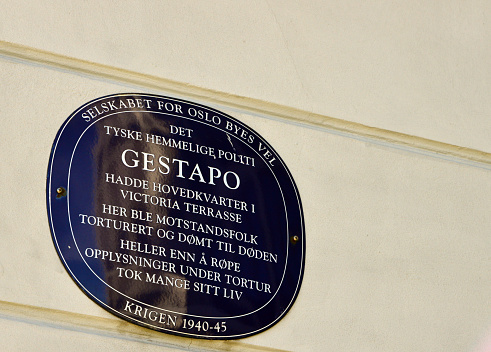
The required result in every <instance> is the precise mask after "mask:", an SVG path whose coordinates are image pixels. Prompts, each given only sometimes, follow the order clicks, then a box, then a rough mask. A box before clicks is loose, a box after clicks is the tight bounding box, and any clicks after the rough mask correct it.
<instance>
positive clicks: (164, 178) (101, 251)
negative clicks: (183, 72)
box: [47, 94, 305, 339]
mask: <svg viewBox="0 0 491 352" xmlns="http://www.w3.org/2000/svg"><path fill="white" fill-rule="evenodd" d="M47 205H48V215H49V222H50V226H51V232H52V237H53V242H54V244H55V247H56V250H57V251H58V254H59V256H60V259H61V261H62V263H63V264H64V266H65V268H66V269H67V271H68V272H69V274H70V276H71V277H72V278H73V280H74V281H75V282H76V283H77V285H78V286H79V287H80V288H81V289H82V290H83V291H84V292H85V293H86V294H87V296H88V297H90V298H91V299H92V300H93V301H95V302H96V303H97V304H99V305H100V306H102V307H103V308H105V309H106V310H108V311H109V312H111V313H112V314H115V315H116V316H118V317H120V318H122V319H125V320H127V321H129V322H132V323H135V324H138V325H141V326H145V327H148V328H152V329H155V330H159V331H162V332H167V333H172V334H177V335H181V336H187V337H200V338H211V339H232V338H241V337H245V336H250V335H252V334H256V333H258V332H261V331H263V330H265V329H267V328H269V327H271V326H272V325H273V324H275V323H276V322H277V321H278V320H280V319H281V318H282V317H283V316H284V315H285V314H286V313H287V311H288V309H289V308H290V307H291V305H292V304H293V302H294V300H295V298H296V296H297V294H298V291H299V289H300V285H301V281H302V276H303V270H304V256H305V234H304V225H303V214H302V207H301V202H300V198H299V195H298V191H297V189H296V186H295V183H294V181H293V178H292V176H291V174H290V172H289V171H288V169H287V167H286V165H285V164H284V163H283V161H282V159H281V158H280V157H279V155H278V154H277V153H276V152H275V151H274V150H273V149H272V147H271V146H270V145H269V144H268V143H267V142H266V141H265V140H264V139H263V138H262V137H261V136H259V135H258V134H257V133H256V132H254V131H253V130H251V129H250V128H249V127H247V126H245V125H244V124H243V123H241V122H239V121H238V120H236V119H234V118H232V117H230V116H228V115H226V114H224V113H221V112H219V111H217V110H214V109H211V108H208V107H205V106H203V105H199V104H195V103H192V102H188V101H184V100H179V99H174V98H169V97H163V96H156V95H143V94H119V95H112V96H107V97H102V98H99V99H96V100H94V101H91V102H89V103H87V104H85V105H84V106H82V107H80V108H79V109H78V110H76V111H75V112H74V113H73V114H72V115H71V116H70V117H69V118H68V119H67V120H66V121H65V123H64V124H63V126H62V127H61V128H60V130H59V131H58V134H57V136H56V138H55V141H54V144H53V149H52V153H51V157H50V163H49V168H48V178H47Z"/></svg>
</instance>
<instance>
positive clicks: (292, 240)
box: [290, 236, 300, 244]
mask: <svg viewBox="0 0 491 352" xmlns="http://www.w3.org/2000/svg"><path fill="white" fill-rule="evenodd" d="M299 240H300V237H298V236H292V237H290V241H291V242H292V243H293V244H295V243H297V242H298V241H299Z"/></svg>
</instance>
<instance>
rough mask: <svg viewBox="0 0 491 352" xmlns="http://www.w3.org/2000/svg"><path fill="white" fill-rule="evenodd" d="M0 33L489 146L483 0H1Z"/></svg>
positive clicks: (487, 29) (490, 53)
mask: <svg viewBox="0 0 491 352" xmlns="http://www.w3.org/2000/svg"><path fill="white" fill-rule="evenodd" d="M0 5H2V6H1V8H2V11H1V12H0V39H1V40H4V41H8V42H13V43H18V44H22V45H27V46H31V47H34V48H38V49H43V50H47V51H50V52H54V53H58V54H62V55H67V56H72V57H76V58H80V59H85V60H89V61H93V62H97V63H102V64H107V65H110V66H115V67H120V68H125V69H129V70H133V71H137V72H144V73H148V74H151V75H155V76H158V77H164V78H167V79H172V80H175V81H178V82H183V83H186V84H190V85H193V86H199V87H204V88H207V89H213V90H217V91H221V92H225V93H227V94H236V95H239V96H244V97H252V98H257V99H261V100H264V101H268V102H274V103H278V104H281V105H285V106H289V107H295V108H299V109H302V110H305V111H307V112H315V113H320V114H323V115H327V116H332V117H336V118H340V119H344V120H348V121H355V122H358V123H362V124H365V125H368V126H373V127H378V128H383V129H388V130H393V131H398V132H403V133H407V134H410V135H416V136H420V137H425V138H429V139H433V140H437V141H442V142H446V143H450V144H455V145H459V146H465V147H470V148H475V149H479V150H483V151H486V152H491V142H490V139H489V135H490V134H491V123H489V115H490V112H491V102H490V99H489V94H490V92H491V80H490V77H491V65H489V62H491V46H490V45H489V43H490V42H491V24H490V15H491V13H490V12H491V5H490V3H489V1H486V0H470V1H462V0H447V1H437V2H435V1H421V0H412V1H403V0H401V1H380V0H379V1H368V2H361V1H355V0H344V1H324V0H309V1H275V0H273V1H234V2H230V1H225V0H220V1H217V0H214V1H206V2H198V1H189V0H188V1H179V2H178V3H176V2H174V1H154V2H148V1H143V0H138V1H128V0H123V1H114V0H112V1H95V0H90V1H73V2H68V3H67V1H62V0H49V1H42V2H38V1H31V0H20V1H8V0H1V1H0Z"/></svg>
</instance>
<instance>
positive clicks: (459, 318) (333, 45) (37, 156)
mask: <svg viewBox="0 0 491 352" xmlns="http://www.w3.org/2000/svg"><path fill="white" fill-rule="evenodd" d="M0 4H1V5H2V12H1V13H0V40H1V41H3V42H8V43H11V44H15V45H20V46H21V47H27V48H30V49H29V50H32V52H33V53H34V54H32V55H31V56H32V57H33V59H30V60H24V59H22V58H19V56H18V55H14V54H12V53H10V54H9V50H10V49H9V50H7V49H6V50H3V51H2V50H0V53H1V56H0V83H1V85H2V87H3V89H2V91H1V100H0V119H1V121H2V122H3V126H2V128H1V129H0V146H1V148H0V160H1V161H2V164H3V167H2V168H0V176H1V180H2V181H1V182H2V185H3V187H1V188H0V199H1V202H0V212H1V214H2V220H1V221H0V238H1V239H2V245H1V246H0V340H1V341H2V344H3V345H4V346H6V348H5V350H80V351H85V350H89V349H95V348H98V349H99V348H104V349H111V350H122V351H130V350H136V349H139V350H144V351H157V350H158V351H162V350H164V351H165V350H169V351H171V350H191V351H195V350H196V351H198V350H205V351H206V350H251V351H254V350H269V349H281V350H290V351H313V350H333V351H355V350H356V351H394V350H397V351H442V350H443V351H477V350H478V348H479V344H480V343H481V342H480V341H483V340H484V339H485V336H486V333H487V332H489V329H491V299H490V298H491V294H490V292H491V270H490V268H491V258H490V253H491V240H490V233H491V217H490V214H491V177H490V176H491V163H489V162H486V161H484V162H474V161H470V160H469V159H466V158H465V155H464V157H454V156H451V155H450V156H449V155H446V154H445V153H441V152H438V153H435V152H432V151H431V150H427V149H428V148H426V149H424V150H423V149H421V148H420V146H419V145H418V141H416V142H415V144H414V145H400V144H393V143H391V142H390V141H385V140H384V136H385V131H383V130H389V131H393V132H400V133H404V134H407V138H408V140H410V138H411V137H422V138H427V139H429V140H434V141H438V142H443V144H445V145H447V144H448V148H449V150H451V149H452V146H451V145H456V146H458V147H463V150H464V151H465V148H473V149H477V152H479V151H480V152H482V155H484V158H485V159H486V160H491V159H490V157H489V152H491V144H490V138H489V136H490V134H491V122H490V116H491V100H490V99H489V95H490V94H489V93H490V92H491V89H490V84H491V80H490V79H489V78H490V73H491V72H490V70H491V66H490V65H489V62H491V47H490V46H489V42H490V39H491V38H490V28H491V25H490V23H489V15H490V10H491V6H490V5H488V3H487V2H484V1H471V2H463V1H453V0H452V1H447V2H445V3H444V4H443V3H442V4H433V3H424V2H421V1H409V2H407V1H406V2H402V1H401V2H392V3H391V4H388V3H386V2H382V1H379V2H375V3H371V4H370V5H368V4H363V5H362V4H359V3H358V2H354V1H344V2H333V3H331V4H325V2H324V1H309V2H308V4H307V3H305V4H304V3H302V4H299V3H298V2H275V1H256V2H250V1H248V2H245V1H244V2H234V3H233V4H232V3H230V2H225V1H213V2H205V3H203V2H199V3H198V2H192V1H184V2H179V5H177V3H174V2H164V1H162V2H158V3H157V2H156V3H149V2H143V1H142V2H129V1H128V2H125V1H118V2H112V1H109V2H103V3H99V2H96V1H92V0H91V1H86V2H83V3H80V2H76V3H73V4H68V3H67V2H66V1H48V2H44V3H41V2H31V1H24V2H23V1H18V2H5V1H0ZM4 44H5V43H4ZM3 47H4V48H5V47H6V45H3ZM0 49H2V46H1V45H0ZM44 52H48V53H50V54H53V57H57V58H58V59H59V62H62V61H63V56H67V57H70V58H73V59H74V60H75V61H77V60H78V61H80V62H81V67H84V65H86V64H87V63H86V62H85V60H87V61H90V62H94V63H96V64H100V65H105V66H101V68H100V72H101V74H100V75H98V74H97V72H95V74H94V70H93V71H92V72H91V73H84V72H83V70H80V69H73V67H65V68H62V67H60V65H54V64H52V63H50V62H47V61H46V60H45V56H43V55H44ZM36 53H38V54H36ZM36 55H38V57H39V59H38V60H37V59H36ZM105 67H112V68H115V69H117V70H120V71H121V77H124V76H128V77H129V76H131V72H129V71H132V72H135V73H138V74H145V75H148V76H145V77H148V79H149V82H150V81H151V80H152V77H153V78H156V79H165V80H170V81H175V82H178V83H180V84H182V85H181V86H180V87H181V91H180V92H177V93H178V95H179V96H180V97H183V98H185V99H186V98H187V99H189V100H193V99H194V100H195V101H196V102H198V103H204V104H211V105H212V106H213V107H215V108H218V109H220V110H222V111H224V112H225V113H228V114H230V115H232V116H234V117H235V118H237V119H239V120H241V121H242V122H244V123H246V124H247V125H249V126H250V127H251V128H253V129H254V130H256V131H257V132H258V133H259V134H261V135H262V136H263V137H264V138H265V139H266V140H267V141H268V142H269V143H270V144H271V145H272V146H273V148H274V149H275V150H276V151H277V152H278V153H279V155H280V156H281V157H282V158H283V160H284V161H285V163H286V165H287V166H288V168H289V169H290V171H291V173H292V175H293V177H294V179H295V182H296V184H297V186H298V189H299V192H300V196H301V199H302V203H303V207H304V216H305V225H306V236H307V237H306V238H307V241H306V243H307V251H306V252H307V253H306V256H307V259H306V268H305V276H304V281H303V285H302V289H301V291H300V294H299V296H298V299H297V301H296V303H295V304H294V306H293V307H292V309H291V311H290V312H289V313H288V314H287V315H286V316H285V318H283V319H282V320H281V321H280V322H279V323H278V324H277V325H275V326H274V327H273V328H271V329H269V330H267V331H265V332H263V333H261V334H258V335H256V336H253V337H249V338H246V339H242V340H238V341H229V342H220V341H203V340H191V339H186V338H180V337H174V336H169V335H165V334H160V333H156V332H153V331H150V330H147V329H143V328H140V327H137V326H133V325H131V324H128V323H126V322H123V321H121V320H119V319H117V318H116V317H113V316H112V315H110V314H108V313H107V312H106V311H104V310H103V309H101V308H100V307H99V306H97V305H96V304H95V303H93V302H92V301H91V300H90V299H88V298H87V297H86V296H85V295H84V294H83V293H82V292H81V291H80V290H79V289H78V288H77V287H76V285H75V284H74V283H73V281H72V280H71V279H70V277H69V275H68V274H67V273H66V271H65V269H64V268H63V265H62V264H61V262H60V260H59V258H58V256H57V254H56V251H55V249H54V246H53V244H52V240H51V235H50V231H49V226H48V220H47V213H46V204H45V192H46V190H45V185H46V171H47V166H48V159H49V155H50V151H51V146H52V143H53V140H54V138H55V135H56V132H57V130H58V128H59V127H60V126H61V124H62V123H63V121H64V120H65V119H66V118H67V117H68V116H69V115H70V114H71V113H72V112H73V111H74V110H75V109H76V108H78V107H79V106H81V105H82V104H84V103H86V102H88V101H89V100H92V99H94V98H97V97H100V96H103V95H106V94H113V93H119V92H149V93H156V94H162V95H174V96H176V91H175V90H172V89H170V88H169V90H166V89H165V87H164V88H158V89H157V88H152V85H150V84H148V85H145V84H143V85H138V84H132V83H128V81H124V82H123V81H121V80H120V81H118V80H117V79H114V78H108V77H106V76H104V75H103V74H102V73H103V72H105V71H104V70H105ZM125 70H128V71H125ZM95 71H97V68H96V69H95ZM170 81H169V82H170ZM163 86H165V84H163ZM186 86H189V92H190V93H192V92H194V90H193V89H194V87H198V88H199V89H202V90H203V91H205V92H206V91H208V92H209V95H210V96H214V99H213V100H212V101H211V100H206V99H203V100H200V98H199V97H198V98H196V97H194V98H193V97H191V98H188V94H187V92H188V90H187V88H186ZM169 87H171V84H170V83H169ZM229 95H238V96H240V97H242V98H240V99H241V100H242V101H243V104H242V107H241V108H237V107H234V106H231V105H230V104H228V103H227V99H228V98H227V96H229ZM210 101H211V103H210ZM222 101H223V102H222ZM258 104H259V105H261V106H263V105H264V106H269V105H268V104H278V105H274V106H279V107H280V108H278V109H280V110H281V109H282V111H284V116H285V118H281V117H278V116H270V115H268V114H267V113H263V112H259V113H258V112H257V108H258ZM271 106H273V105H271ZM263 110H264V109H263ZM290 110H291V111H292V112H293V111H294V112H295V114H299V113H300V114H304V115H305V116H306V117H305V120H306V122H305V123H298V122H294V121H292V120H290V119H288V113H289V111H290ZM299 111H300V112H299ZM309 113H316V114H318V115H326V116H331V117H335V118H338V119H341V120H342V121H344V122H343V123H345V124H346V126H347V129H348V130H349V127H350V125H351V124H352V123H361V124H364V125H367V126H371V127H376V128H378V129H380V130H378V129H377V130H376V132H374V133H379V138H368V137H366V136H360V135H357V134H356V133H342V132H340V131H338V130H331V129H329V128H327V127H326V128H323V127H321V126H319V124H309V123H308V119H309ZM377 131H378V132H377ZM442 148H445V146H444V147H442Z"/></svg>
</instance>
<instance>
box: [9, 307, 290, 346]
mask: <svg viewBox="0 0 491 352" xmlns="http://www.w3.org/2000/svg"><path fill="white" fill-rule="evenodd" d="M1 319H4V320H13V321H17V322H22V323H26V324H34V325H41V326H46V327H48V328H54V329H62V330H63V329H64V330H70V331H78V332H80V333H86V334H93V335H98V336H105V337H110V338H118V339H126V340H130V341H135V342H141V343H145V344H151V345H156V346H162V347H164V348H165V347H167V348H169V349H175V350H183V351H250V352H274V351H282V350H278V349H273V348H267V347H261V346H254V345H251V344H247V343H244V342H241V341H238V340H225V341H223V340H202V339H189V338H184V337H178V336H174V335H169V334H165V333H161V332H158V331H154V330H150V329H146V328H142V327H139V326H137V325H135V324H131V323H128V322H126V321H124V320H121V319H108V318H101V317H94V316H90V315H84V314H77V313H70V312H65V311H61V310H55V309H48V308H41V307H34V306H29V305H24V304H18V303H11V302H5V301H0V320H1ZM0 336H1V334H0Z"/></svg>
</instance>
